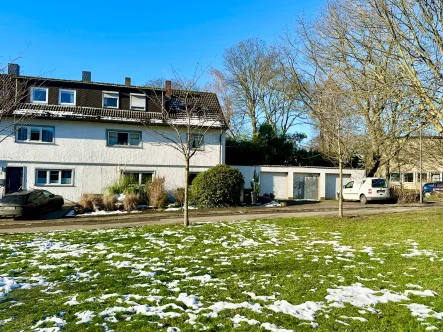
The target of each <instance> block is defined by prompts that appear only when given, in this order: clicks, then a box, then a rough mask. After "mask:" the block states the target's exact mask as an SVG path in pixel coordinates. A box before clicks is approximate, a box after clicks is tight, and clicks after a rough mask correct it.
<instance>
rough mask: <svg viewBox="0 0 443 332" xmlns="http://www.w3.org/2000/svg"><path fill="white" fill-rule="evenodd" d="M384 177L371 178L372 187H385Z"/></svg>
mask: <svg viewBox="0 0 443 332" xmlns="http://www.w3.org/2000/svg"><path fill="white" fill-rule="evenodd" d="M387 187H388V185H387V184H386V180H385V179H372V188H387Z"/></svg>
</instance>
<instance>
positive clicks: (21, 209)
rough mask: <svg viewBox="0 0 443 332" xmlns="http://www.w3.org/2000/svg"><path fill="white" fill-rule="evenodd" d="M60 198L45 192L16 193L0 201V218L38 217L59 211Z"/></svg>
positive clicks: (61, 200) (61, 198) (61, 199)
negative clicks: (43, 213)
mask: <svg viewBox="0 0 443 332" xmlns="http://www.w3.org/2000/svg"><path fill="white" fill-rule="evenodd" d="M63 204H64V200H63V197H62V196H59V195H54V194H53V193H50V192H49V191H47V190H33V191H18V192H14V193H11V194H6V195H5V196H3V198H2V199H0V217H13V218H18V217H38V216H39V215H40V214H41V213H42V212H44V211H49V210H55V209H60V208H61V207H62V206H63Z"/></svg>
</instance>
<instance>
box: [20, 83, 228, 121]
mask: <svg viewBox="0 0 443 332" xmlns="http://www.w3.org/2000/svg"><path fill="white" fill-rule="evenodd" d="M15 77H16V78H17V79H20V80H36V81H45V82H60V83H75V84H81V85H84V86H86V87H87V86H102V87H103V88H104V89H109V88H112V87H118V88H119V89H127V90H128V91H134V90H140V92H144V93H146V94H147V95H148V94H149V92H152V93H153V95H154V96H155V95H156V92H159V93H164V92H165V91H166V90H165V89H164V88H157V87H149V86H135V85H125V84H113V83H103V82H85V81H82V80H65V79H57V78H43V77H35V76H21V75H20V76H15ZM45 85H48V86H49V87H50V84H45ZM172 93H173V95H172V98H167V97H165V108H167V109H168V113H167V116H166V115H165V114H162V112H146V111H134V110H125V109H110V108H94V107H85V106H61V105H50V104H48V105H46V104H31V103H22V104H21V105H20V107H18V109H17V110H16V111H14V114H24V113H26V114H30V115H32V116H33V117H35V118H40V119H58V120H83V121H97V122H117V123H127V124H138V125H139V124H143V125H152V124H156V125H167V124H168V123H167V121H166V120H171V122H172V123H173V124H176V125H185V124H186V123H187V122H185V121H184V119H187V114H188V113H187V112H186V111H184V109H183V107H181V105H183V104H184V102H183V101H185V103H187V104H188V110H189V109H191V108H192V111H193V112H192V115H191V121H192V122H194V123H197V122H199V123H198V125H199V126H202V127H214V128H223V129H226V128H227V127H228V126H227V122H226V119H225V117H224V115H223V111H222V108H221V106H220V103H219V101H218V98H217V95H216V94H215V93H212V92H205V91H190V90H176V89H173V90H172ZM189 96H191V97H189ZM189 105H191V106H189ZM168 122H169V121H168Z"/></svg>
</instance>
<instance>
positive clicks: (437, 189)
mask: <svg viewBox="0 0 443 332" xmlns="http://www.w3.org/2000/svg"><path fill="white" fill-rule="evenodd" d="M432 193H440V194H443V182H442V181H438V182H429V183H425V184H424V185H423V195H425V196H429V195H430V194H432Z"/></svg>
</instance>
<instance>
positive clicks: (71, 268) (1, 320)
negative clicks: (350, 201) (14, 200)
mask: <svg viewBox="0 0 443 332" xmlns="http://www.w3.org/2000/svg"><path fill="white" fill-rule="evenodd" d="M304 225H306V226H304ZM360 227H361V226H360V225H359V227H358V228H355V229H352V231H349V229H350V228H349V227H348V225H346V227H345V228H342V229H341V230H342V232H338V231H335V230H332V228H333V225H329V226H328V227H322V226H319V225H313V224H310V223H306V224H300V222H297V223H293V222H281V223H280V222H277V221H251V222H247V221H241V222H231V223H228V222H226V223H208V224H196V225H192V226H191V227H189V228H187V229H183V228H181V227H177V226H169V227H140V228H128V229H118V230H114V229H103V230H94V231H86V230H85V231H72V232H49V233H36V234H26V235H23V234H17V235H3V236H2V235H0V259H1V260H2V264H0V294H1V296H0V325H2V330H5V331H19V330H31V329H35V330H39V331H60V330H63V329H68V330H76V329H79V328H93V327H94V328H97V329H101V330H109V331H110V330H131V329H135V330H143V331H179V330H205V329H207V330H220V331H231V330H233V329H238V330H242V329H245V330H248V329H263V330H268V331H295V330H296V331H298V330H303V329H306V327H305V326H304V325H309V326H310V327H312V328H319V329H321V330H331V329H334V328H335V329H336V328H337V327H339V328H346V327H349V328H351V327H352V329H353V330H365V329H371V328H372V329H376V326H377V325H376V323H377V319H376V315H380V314H384V313H385V312H396V311H398V310H399V309H398V308H397V309H394V307H395V306H399V305H401V306H402V307H400V308H403V310H404V312H407V313H408V314H409V315H410V319H411V321H410V322H409V324H410V326H411V328H419V327H420V328H425V327H426V328H428V327H437V328H442V327H443V325H442V324H441V320H442V319H443V314H442V313H440V312H438V311H435V310H433V309H431V308H437V309H438V308H442V307H443V301H442V300H441V299H440V296H439V293H441V288H440V285H441V280H442V279H440V278H441V277H440V275H441V274H440V273H435V274H433V277H432V278H429V277H426V276H427V274H428V273H429V271H433V270H435V271H439V272H441V273H443V269H441V270H439V269H440V268H439V265H429V264H434V263H433V262H432V261H430V260H429V258H430V257H431V258H434V259H435V261H437V260H438V259H440V257H443V255H442V251H441V250H439V249H440V248H441V247H440V248H429V247H428V248H427V247H425V246H421V245H420V241H419V240H418V239H417V240H415V241H412V240H408V239H407V238H403V239H401V238H397V239H395V241H390V240H387V239H384V238H383V239H380V240H379V241H378V242H377V241H374V239H372V240H371V241H368V237H367V234H366V233H365V232H363V231H361V229H360ZM331 230H332V231H331ZM357 231H358V232H357ZM346 232H350V233H346ZM355 232H357V233H355ZM387 241H390V242H389V243H390V245H389V246H387V245H385V244H386V243H387ZM436 243H437V241H436ZM380 249H382V250H380ZM418 252H419V253H420V254H418ZM411 254H413V255H412V256H411ZM405 255H406V256H405ZM382 262H383V264H381V263H382ZM398 266H401V268H399V267H398ZM430 266H432V269H430ZM407 272H409V273H407ZM404 273H407V274H408V276H406V275H405V274H404ZM434 279H435V280H434ZM412 299H413V301H414V303H411V302H412V301H411V300H412ZM429 301H432V302H429ZM386 308H392V309H393V310H387V309H386ZM25 315H27V316H26V317H27V319H23V318H24V317H25ZM360 315H364V317H359V316H360ZM390 321H391V322H393V321H395V319H390ZM371 324H372V325H371ZM414 324H415V325H414ZM424 324H428V325H424ZM431 324H432V325H431ZM135 327H136V328H135ZM401 327H402V326H400V325H399V326H397V328H393V330H396V329H398V328H401ZM45 329H46V330H45Z"/></svg>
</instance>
